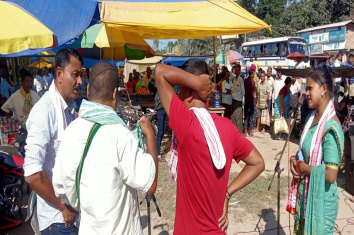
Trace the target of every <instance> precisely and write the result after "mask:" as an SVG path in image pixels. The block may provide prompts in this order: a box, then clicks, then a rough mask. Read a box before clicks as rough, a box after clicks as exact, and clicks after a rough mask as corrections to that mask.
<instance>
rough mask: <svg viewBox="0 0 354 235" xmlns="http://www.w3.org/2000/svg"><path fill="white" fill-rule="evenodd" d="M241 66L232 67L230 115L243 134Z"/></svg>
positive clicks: (243, 90) (243, 92) (243, 94)
mask: <svg viewBox="0 0 354 235" xmlns="http://www.w3.org/2000/svg"><path fill="white" fill-rule="evenodd" d="M240 72H241V65H239V64H238V65H236V66H233V67H232V74H231V81H232V82H233V88H234V89H233V90H232V115H231V120H232V122H233V123H234V125H235V126H236V127H237V129H238V131H239V132H240V133H243V110H242V103H243V97H244V96H245V84H244V82H243V79H242V78H241V77H240Z"/></svg>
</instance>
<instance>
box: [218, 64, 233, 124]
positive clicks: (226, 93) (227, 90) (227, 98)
mask: <svg viewBox="0 0 354 235" xmlns="http://www.w3.org/2000/svg"><path fill="white" fill-rule="evenodd" d="M225 73H226V75H225V77H226V79H225V80H224V81H223V82H222V85H221V86H222V100H221V103H222V106H224V107H225V117H226V118H228V119H231V114H232V91H233V89H234V86H233V83H232V81H231V80H230V72H229V71H225Z"/></svg>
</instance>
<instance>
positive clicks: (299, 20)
mask: <svg viewBox="0 0 354 235" xmlns="http://www.w3.org/2000/svg"><path fill="white" fill-rule="evenodd" d="M306 24H307V10H306V9H305V8H304V2H303V1H292V2H291V3H290V4H289V5H288V7H287V8H286V9H285V14H284V17H283V22H282V24H281V25H280V26H279V28H278V31H279V32H281V33H282V35H285V36H291V35H295V33H296V32H297V31H299V30H301V29H304V28H305V27H306Z"/></svg>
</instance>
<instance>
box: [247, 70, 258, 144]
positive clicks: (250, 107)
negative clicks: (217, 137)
mask: <svg viewBox="0 0 354 235" xmlns="http://www.w3.org/2000/svg"><path fill="white" fill-rule="evenodd" d="M254 74H255V71H254V70H253V69H250V70H249V77H248V78H246V79H245V81H244V84H245V113H244V136H246V137H247V136H251V137H252V136H253V133H252V131H253V115H254V109H255V105H254V93H255V90H256V85H255V82H254V80H253V76H254ZM256 108H257V107H256ZM248 130H249V133H248Z"/></svg>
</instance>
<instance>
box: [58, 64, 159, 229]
mask: <svg viewBox="0 0 354 235" xmlns="http://www.w3.org/2000/svg"><path fill="white" fill-rule="evenodd" d="M117 93H118V74H117V70H116V69H115V68H114V67H113V66H112V65H110V64H109V63H107V62H98V63H97V64H95V66H93V68H92V73H91V78H90V83H89V86H88V98H89V101H86V100H84V101H83V103H82V104H81V106H80V111H79V112H80V115H79V118H77V119H76V120H75V121H73V122H72V123H71V124H70V125H69V126H68V128H66V129H65V132H64V138H63V140H62V142H61V146H60V148H59V151H58V156H57V159H56V161H55V166H54V169H53V185H54V190H55V193H56V195H57V196H58V197H67V199H68V201H69V203H70V205H72V206H73V207H74V208H75V209H76V210H77V211H80V209H81V214H80V216H81V220H80V234H138V235H142V234H143V231H142V226H141V222H140V214H139V202H138V195H137V191H136V190H140V191H142V192H144V193H148V194H153V193H154V192H155V190H156V187H157V177H158V165H157V154H156V145H155V136H154V132H153V130H152V127H151V123H150V121H149V119H148V118H146V117H142V118H141V119H140V122H139V125H140V127H141V130H142V133H143V134H144V135H145V136H146V153H145V152H144V150H143V149H142V148H140V147H139V146H138V145H139V142H138V140H137V139H136V137H134V135H133V134H132V133H131V132H130V131H129V129H128V128H127V126H126V125H125V123H124V122H123V120H122V119H121V118H120V117H119V116H118V115H117V113H116V112H115V109H116V105H117V102H118V99H117V96H118V95H117ZM95 127H96V128H97V127H99V129H98V130H97V129H94V128H95ZM93 130H97V132H96V135H95V136H94V137H92V138H91V142H90V147H89V149H88V150H87V153H86V156H85V158H84V159H83V160H82V161H84V162H82V165H81V166H82V168H81V171H80V173H82V174H81V175H79V176H78V178H79V180H77V179H76V171H77V169H78V167H79V165H80V161H81V159H82V156H83V152H84V149H85V145H86V142H87V141H88V139H89V138H90V134H91V133H93V132H91V131H93ZM98 156H100V157H99V158H98ZM93 172H94V173H93ZM76 182H78V188H76ZM77 189H78V190H77Z"/></svg>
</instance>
